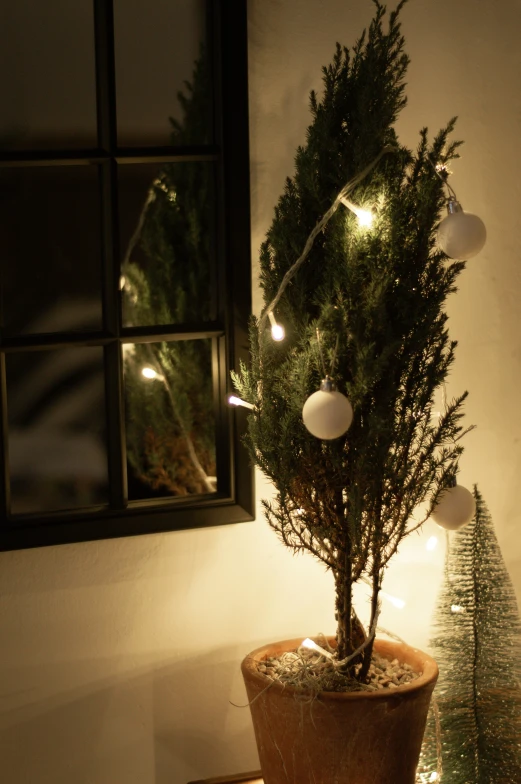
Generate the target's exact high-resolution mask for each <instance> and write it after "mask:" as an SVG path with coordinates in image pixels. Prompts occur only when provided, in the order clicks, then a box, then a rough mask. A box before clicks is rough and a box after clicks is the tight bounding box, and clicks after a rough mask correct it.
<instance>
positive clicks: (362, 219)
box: [340, 198, 374, 229]
mask: <svg viewBox="0 0 521 784" xmlns="http://www.w3.org/2000/svg"><path fill="white" fill-rule="evenodd" d="M340 201H341V202H342V204H343V205H344V206H345V207H347V208H348V209H349V210H351V212H354V214H355V215H356V217H357V218H358V225H359V226H360V227H361V228H364V229H369V228H371V226H372V225H373V220H374V215H373V213H372V212H371V210H364V209H362V207H357V206H356V204H353V202H351V201H349V199H346V198H342V199H340Z"/></svg>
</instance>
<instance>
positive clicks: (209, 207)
mask: <svg viewBox="0 0 521 784" xmlns="http://www.w3.org/2000/svg"><path fill="white" fill-rule="evenodd" d="M213 177H214V168H213V164H211V163H204V162H203V163H201V162H187V163H172V164H166V165H164V166H163V167H161V168H158V167H157V166H150V165H123V166H120V170H119V206H120V225H121V241H122V243H121V244H122V248H124V251H123V253H124V256H123V262H122V265H121V289H122V308H123V324H124V326H127V327H131V326H134V327H136V326H139V327H142V326H151V325H160V324H182V323H192V324H193V323H195V322H201V321H208V320H209V319H211V318H213V317H214V298H215V292H216V287H215V285H214V274H215V273H214V269H215V265H214V257H213V254H214V252H215V246H216V243H215V239H214V237H215V231H214V225H213V215H214V207H215V202H214V196H213V194H214V187H213Z"/></svg>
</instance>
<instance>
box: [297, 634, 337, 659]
mask: <svg viewBox="0 0 521 784" xmlns="http://www.w3.org/2000/svg"><path fill="white" fill-rule="evenodd" d="M300 647H301V648H309V649H310V650H312V651H316V652H317V653H321V654H322V656H326V657H327V658H328V659H333V658H334V656H333V654H332V653H329V651H326V649H325V648H321V647H320V645H317V644H316V642H314V640H311V639H310V638H309V637H306V639H305V640H302V642H301V643H300Z"/></svg>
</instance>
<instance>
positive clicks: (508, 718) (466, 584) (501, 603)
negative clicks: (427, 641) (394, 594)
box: [419, 487, 521, 784]
mask: <svg viewBox="0 0 521 784" xmlns="http://www.w3.org/2000/svg"><path fill="white" fill-rule="evenodd" d="M474 497H475V499H476V515H475V518H474V520H473V521H472V522H471V523H470V524H469V525H467V526H465V528H463V529H462V530H461V531H458V532H457V533H455V534H453V535H452V537H453V538H452V541H451V542H450V547H449V548H448V550H447V556H446V561H445V579H444V582H443V586H442V589H441V592H440V596H439V599H438V606H437V610H436V615H435V637H434V639H433V640H432V642H431V646H432V650H433V655H434V656H435V658H436V661H437V662H438V665H439V668H440V678H439V681H438V685H437V687H436V690H435V697H436V698H437V702H438V707H439V717H440V724H441V740H442V763H443V775H442V778H441V781H442V784H471V783H472V784H518V782H520V781H521V742H520V737H521V690H520V688H519V677H520V675H521V658H520V654H519V646H520V643H521V623H520V621H519V614H518V609H517V603H516V596H515V592H514V588H513V586H512V582H511V580H510V577H509V575H508V572H507V569H506V567H505V564H504V561H503V558H502V555H501V551H500V549H499V545H498V542H497V539H496V535H495V533H494V526H493V523H492V519H491V517H490V513H489V511H488V509H487V507H486V505H485V503H484V501H483V498H482V496H481V494H480V493H479V491H478V489H477V488H476V487H475V488H474ZM436 766H437V752H436V732H435V726H434V718H433V717H431V718H430V722H429V725H428V728H427V732H426V736H425V740H424V746H423V751H422V759H421V761H420V768H419V780H420V781H421V782H430V781H431V778H430V777H431V775H432V772H433V771H436Z"/></svg>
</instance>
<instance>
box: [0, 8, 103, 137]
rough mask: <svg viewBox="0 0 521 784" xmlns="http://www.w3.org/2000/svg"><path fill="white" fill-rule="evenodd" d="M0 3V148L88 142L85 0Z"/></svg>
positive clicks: (91, 89)
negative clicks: (0, 106)
mask: <svg viewBox="0 0 521 784" xmlns="http://www.w3.org/2000/svg"><path fill="white" fill-rule="evenodd" d="M0 6H1V8H0V96H1V105H2V112H1V114H0V148H4V149H28V148H33V149H51V148H52V149H55V148H79V147H94V146H95V144H96V93H95V64H94V26H93V25H94V22H93V3H92V0H74V2H71V0H45V2H44V0H13V2H9V0H5V2H2V3H1V4H0Z"/></svg>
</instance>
